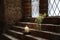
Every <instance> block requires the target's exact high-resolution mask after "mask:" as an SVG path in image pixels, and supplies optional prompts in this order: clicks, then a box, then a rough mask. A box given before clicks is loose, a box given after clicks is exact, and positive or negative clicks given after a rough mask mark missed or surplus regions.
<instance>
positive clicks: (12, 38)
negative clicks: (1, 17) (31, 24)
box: [3, 33, 20, 40]
mask: <svg viewBox="0 0 60 40" xmlns="http://www.w3.org/2000/svg"><path fill="white" fill-rule="evenodd" d="M3 35H4V36H5V37H7V38H9V39H10V40H20V39H17V38H14V37H12V36H11V35H8V34H5V33H4V34H3Z"/></svg>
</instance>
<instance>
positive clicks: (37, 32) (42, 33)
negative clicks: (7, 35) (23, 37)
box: [10, 26, 60, 40]
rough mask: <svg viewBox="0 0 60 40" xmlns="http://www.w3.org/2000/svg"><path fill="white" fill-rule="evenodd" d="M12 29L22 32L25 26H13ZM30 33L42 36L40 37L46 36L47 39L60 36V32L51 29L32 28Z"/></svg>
mask: <svg viewBox="0 0 60 40" xmlns="http://www.w3.org/2000/svg"><path fill="white" fill-rule="evenodd" d="M10 29H11V30H15V31H18V32H22V33H23V32H24V27H20V26H13V27H12V28H10ZM30 35H33V36H36V37H40V38H45V39H51V40H52V39H53V38H55V37H58V38H59V37H60V33H54V32H49V31H39V30H36V29H30Z"/></svg>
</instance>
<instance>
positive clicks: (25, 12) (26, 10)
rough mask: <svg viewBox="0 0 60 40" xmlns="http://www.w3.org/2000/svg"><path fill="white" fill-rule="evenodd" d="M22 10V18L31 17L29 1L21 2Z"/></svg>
mask: <svg viewBox="0 0 60 40" xmlns="http://www.w3.org/2000/svg"><path fill="white" fill-rule="evenodd" d="M22 7H23V8H22V9H23V11H22V12H23V16H24V17H25V18H26V17H31V0H23V1H22Z"/></svg>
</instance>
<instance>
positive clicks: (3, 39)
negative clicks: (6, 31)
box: [0, 34, 11, 40]
mask: <svg viewBox="0 0 60 40" xmlns="http://www.w3.org/2000/svg"><path fill="white" fill-rule="evenodd" d="M0 40H11V39H9V38H8V37H5V36H4V35H3V34H2V37H0Z"/></svg>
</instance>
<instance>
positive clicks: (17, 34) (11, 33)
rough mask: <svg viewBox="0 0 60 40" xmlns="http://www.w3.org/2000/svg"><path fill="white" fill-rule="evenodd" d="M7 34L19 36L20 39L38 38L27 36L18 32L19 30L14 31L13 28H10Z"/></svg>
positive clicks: (32, 39)
mask: <svg viewBox="0 0 60 40" xmlns="http://www.w3.org/2000/svg"><path fill="white" fill-rule="evenodd" d="M5 34H8V35H10V36H13V37H15V38H17V39H19V40H37V39H34V38H32V37H29V36H26V35H24V34H23V33H21V32H17V31H13V30H9V31H7V32H6V33H5Z"/></svg>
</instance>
